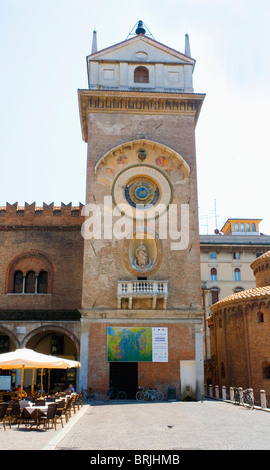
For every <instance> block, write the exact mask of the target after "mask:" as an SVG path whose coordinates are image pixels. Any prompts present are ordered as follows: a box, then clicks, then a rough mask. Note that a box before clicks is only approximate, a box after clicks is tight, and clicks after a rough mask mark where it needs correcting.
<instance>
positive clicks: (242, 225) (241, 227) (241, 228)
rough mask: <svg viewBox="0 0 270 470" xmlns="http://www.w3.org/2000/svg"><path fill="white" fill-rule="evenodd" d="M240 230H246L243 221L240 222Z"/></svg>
mask: <svg viewBox="0 0 270 470" xmlns="http://www.w3.org/2000/svg"><path fill="white" fill-rule="evenodd" d="M240 230H241V232H244V231H245V224H243V223H241V224H240Z"/></svg>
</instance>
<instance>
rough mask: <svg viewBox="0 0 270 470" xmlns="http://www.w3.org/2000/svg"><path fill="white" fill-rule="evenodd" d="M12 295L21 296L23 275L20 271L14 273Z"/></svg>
mask: <svg viewBox="0 0 270 470" xmlns="http://www.w3.org/2000/svg"><path fill="white" fill-rule="evenodd" d="M12 292H13V293H14V294H21V293H22V292H23V273H22V271H15V273H14V278H13V290H12Z"/></svg>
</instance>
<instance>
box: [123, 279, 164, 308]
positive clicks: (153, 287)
mask: <svg viewBox="0 0 270 470" xmlns="http://www.w3.org/2000/svg"><path fill="white" fill-rule="evenodd" d="M117 296H118V308H121V299H128V308H129V309H131V308H132V299H133V298H151V299H152V308H153V309H155V308H156V301H157V299H158V298H162V299H163V308H166V305H167V298H168V281H118V292H117Z"/></svg>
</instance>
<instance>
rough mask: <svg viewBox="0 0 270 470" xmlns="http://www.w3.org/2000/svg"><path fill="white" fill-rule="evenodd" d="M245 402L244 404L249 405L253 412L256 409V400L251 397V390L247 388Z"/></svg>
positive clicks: (244, 395)
mask: <svg viewBox="0 0 270 470" xmlns="http://www.w3.org/2000/svg"><path fill="white" fill-rule="evenodd" d="M243 401H244V403H246V404H247V405H249V406H250V408H251V409H252V410H253V408H254V399H253V396H252V395H251V390H250V388H247V389H246V390H243Z"/></svg>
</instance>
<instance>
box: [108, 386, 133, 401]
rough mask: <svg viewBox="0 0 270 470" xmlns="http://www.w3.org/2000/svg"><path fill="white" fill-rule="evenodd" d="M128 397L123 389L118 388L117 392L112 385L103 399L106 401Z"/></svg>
mask: <svg viewBox="0 0 270 470" xmlns="http://www.w3.org/2000/svg"><path fill="white" fill-rule="evenodd" d="M126 399H127V394H126V392H124V391H123V390H117V391H116V392H115V391H114V388H113V387H110V388H109V390H108V391H107V392H106V393H105V395H104V397H103V400H104V401H109V400H126Z"/></svg>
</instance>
